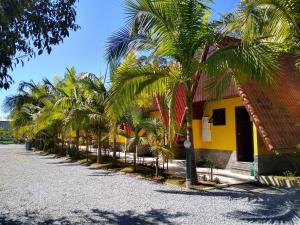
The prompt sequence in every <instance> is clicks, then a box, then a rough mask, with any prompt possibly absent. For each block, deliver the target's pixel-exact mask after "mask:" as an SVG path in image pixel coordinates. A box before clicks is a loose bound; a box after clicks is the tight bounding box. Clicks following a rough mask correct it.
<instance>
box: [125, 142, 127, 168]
mask: <svg viewBox="0 0 300 225" xmlns="http://www.w3.org/2000/svg"><path fill="white" fill-rule="evenodd" d="M126 156H127V138H126V140H125V164H126Z"/></svg>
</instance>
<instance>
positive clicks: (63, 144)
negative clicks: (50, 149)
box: [61, 132, 65, 154]
mask: <svg viewBox="0 0 300 225" xmlns="http://www.w3.org/2000/svg"><path fill="white" fill-rule="evenodd" d="M64 147H65V137H64V132H62V133H61V153H62V154H63V152H64Z"/></svg>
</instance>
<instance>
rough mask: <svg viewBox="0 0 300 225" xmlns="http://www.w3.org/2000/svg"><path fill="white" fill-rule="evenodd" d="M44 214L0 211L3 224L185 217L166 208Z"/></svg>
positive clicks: (143, 224) (144, 222)
mask: <svg viewBox="0 0 300 225" xmlns="http://www.w3.org/2000/svg"><path fill="white" fill-rule="evenodd" d="M41 216H42V215H39V214H37V213H34V212H32V213H25V214H24V215H17V218H15V217H16V216H15V215H14V216H13V217H10V215H9V214H1V213H0V224H1V225H31V224H37V225H54V224H63V225H75V224H76V225H80V224H115V225H118V224H120V225H121V224H122V225H131V224H138V225H154V224H158V223H160V224H174V221H173V220H174V219H177V218H180V217H185V216H187V214H183V213H179V212H177V213H175V214H172V213H169V212H168V211H167V210H164V209H152V210H149V211H147V212H145V213H142V214H140V213H137V212H135V211H133V210H128V211H124V212H112V211H107V210H100V209H92V210H91V212H90V213H87V212H84V211H81V210H77V211H74V212H73V215H71V216H70V218H67V217H61V218H55V219H54V218H46V219H43V220H41V218H40V217H41Z"/></svg>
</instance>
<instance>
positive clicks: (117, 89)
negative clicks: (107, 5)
mask: <svg viewBox="0 0 300 225" xmlns="http://www.w3.org/2000/svg"><path fill="white" fill-rule="evenodd" d="M206 2H207V1H204V0H203V1H201V0H184V1H182V0H181V1H179V0H166V1H160V0H127V1H126V3H125V5H126V11H127V14H128V23H127V26H126V27H125V28H122V29H121V30H120V31H118V32H116V33H115V34H114V35H112V36H111V38H110V39H109V41H108V47H107V60H108V61H109V62H115V61H117V62H119V61H121V60H122V59H124V57H126V56H127V55H128V53H129V52H132V51H136V50H138V51H139V50H141V51H148V52H149V53H150V54H152V55H158V56H160V57H165V58H168V59H171V60H172V61H173V63H172V67H173V68H174V67H176V70H174V69H168V68H162V69H157V68H149V67H144V66H142V67H140V69H138V68H137V67H132V66H130V65H129V64H128V63H127V65H126V66H127V68H128V69H127V70H126V71H125V70H123V73H119V76H116V79H115V85H114V86H113V89H112V91H111V93H112V94H111V99H114V100H113V101H114V102H115V103H116V104H118V105H119V106H120V107H121V108H122V107H124V106H125V107H126V105H128V104H130V103H129V102H130V101H132V100H133V99H135V98H137V95H139V94H145V93H147V94H149V95H152V96H154V95H157V94H159V93H161V92H164V93H167V92H168V91H169V90H168V88H170V87H172V89H171V90H172V91H171V92H172V93H176V92H175V91H174V90H176V88H177V87H179V86H180V85H181V86H183V87H184V89H185V95H186V113H185V115H186V121H187V130H188V131H189V135H187V138H188V139H191V137H193V135H192V119H193V115H192V99H193V91H194V88H195V85H196V84H197V81H198V78H199V75H201V72H204V71H205V72H207V73H208V74H209V75H210V76H213V77H215V79H214V80H215V81H218V83H219V87H220V86H222V85H220V83H221V84H222V82H221V81H222V80H224V77H231V76H232V75H234V77H235V79H236V81H237V82H243V81H245V80H247V79H253V80H256V81H258V82H261V83H268V82H270V80H271V78H272V77H271V74H274V73H273V72H274V70H275V69H276V62H277V54H275V53H274V51H273V49H271V48H269V47H268V45H265V44H263V43H251V44H247V45H241V44H240V43H238V42H233V43H228V45H227V46H226V47H224V48H222V49H219V48H218V47H216V48H215V50H214V51H211V52H210V57H209V58H208V59H206V57H205V56H207V50H208V47H209V46H212V45H214V44H215V43H218V42H219V41H221V40H222V38H223V37H224V36H223V34H222V33H221V32H218V31H217V30H216V29H215V26H214V25H213V24H211V23H210V22H209V16H210V9H209V7H208V6H207V5H206V4H205V3H206ZM175 71H176V72H175ZM170 84H172V85H170ZM223 86H224V85H223ZM216 87H217V85H214V88H216ZM166 88H167V89H166ZM173 99H174V97H173ZM111 103H112V104H113V102H111ZM112 108H115V107H112ZM171 110H172V109H171ZM191 141H192V142H193V140H191ZM191 161H192V163H191V172H192V183H193V184H195V183H197V182H198V179H197V173H196V164H195V153H194V149H193V144H192V149H191Z"/></svg>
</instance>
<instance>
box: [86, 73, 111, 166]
mask: <svg viewBox="0 0 300 225" xmlns="http://www.w3.org/2000/svg"><path fill="white" fill-rule="evenodd" d="M81 83H82V88H83V90H84V95H85V98H86V102H85V108H86V109H87V114H88V117H89V120H90V122H89V127H90V129H91V130H92V131H93V133H94V134H95V135H97V139H98V152H97V163H102V139H103V133H104V132H107V131H108V125H107V124H108V119H107V117H106V114H105V111H104V108H105V100H106V97H107V91H106V88H105V86H104V84H103V82H102V79H101V78H98V77H97V76H96V75H94V74H91V73H85V74H82V79H81Z"/></svg>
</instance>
